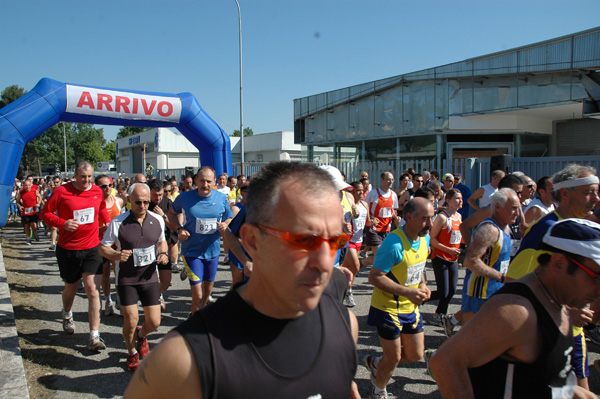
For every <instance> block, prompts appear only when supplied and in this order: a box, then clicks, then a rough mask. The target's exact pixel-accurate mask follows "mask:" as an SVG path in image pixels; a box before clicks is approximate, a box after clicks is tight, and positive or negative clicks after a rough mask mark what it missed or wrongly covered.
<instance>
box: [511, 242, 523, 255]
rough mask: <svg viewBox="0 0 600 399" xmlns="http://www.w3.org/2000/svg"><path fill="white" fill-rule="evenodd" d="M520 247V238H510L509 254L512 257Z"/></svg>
mask: <svg viewBox="0 0 600 399" xmlns="http://www.w3.org/2000/svg"><path fill="white" fill-rule="evenodd" d="M520 247H521V240H513V239H511V240H510V256H511V257H513V256H515V255H516V254H517V252H518V251H519V248H520Z"/></svg>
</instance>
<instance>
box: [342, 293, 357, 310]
mask: <svg viewBox="0 0 600 399" xmlns="http://www.w3.org/2000/svg"><path fill="white" fill-rule="evenodd" d="M344 305H346V307H349V308H353V307H355V306H356V302H354V295H352V290H349V291H348V292H347V293H346V297H345V298H344Z"/></svg>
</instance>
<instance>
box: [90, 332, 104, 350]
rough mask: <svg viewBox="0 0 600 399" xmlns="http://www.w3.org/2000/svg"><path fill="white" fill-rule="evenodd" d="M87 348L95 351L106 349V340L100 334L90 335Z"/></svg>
mask: <svg viewBox="0 0 600 399" xmlns="http://www.w3.org/2000/svg"><path fill="white" fill-rule="evenodd" d="M87 348H88V350H90V351H93V352H100V351H102V350H104V349H106V344H105V343H104V340H103V339H102V338H100V336H97V337H90V339H89V340H88V344H87Z"/></svg>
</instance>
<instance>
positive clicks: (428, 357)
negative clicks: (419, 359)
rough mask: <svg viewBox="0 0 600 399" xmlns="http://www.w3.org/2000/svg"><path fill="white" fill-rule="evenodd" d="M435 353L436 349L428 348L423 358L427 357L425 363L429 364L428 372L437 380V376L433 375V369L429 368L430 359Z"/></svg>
mask: <svg viewBox="0 0 600 399" xmlns="http://www.w3.org/2000/svg"><path fill="white" fill-rule="evenodd" d="M434 354H435V349H426V350H425V356H423V358H424V359H425V364H426V365H427V374H428V375H429V376H430V377H431V378H433V380H434V381H435V377H434V376H433V373H432V372H431V369H430V368H429V359H431V356H433V355H434Z"/></svg>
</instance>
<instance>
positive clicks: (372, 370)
mask: <svg viewBox="0 0 600 399" xmlns="http://www.w3.org/2000/svg"><path fill="white" fill-rule="evenodd" d="M375 359H377V357H376V356H373V355H367V356H365V357H363V360H362V364H363V366H365V367H366V369H367V370H369V376H370V378H371V384H373V386H375V385H376V383H375V380H376V379H377V367H375V363H374V362H375Z"/></svg>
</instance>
